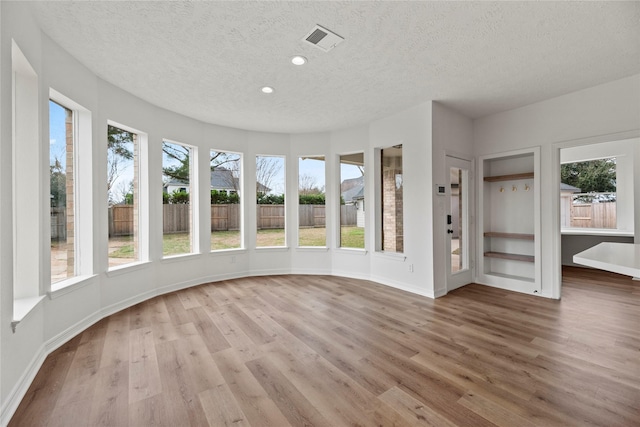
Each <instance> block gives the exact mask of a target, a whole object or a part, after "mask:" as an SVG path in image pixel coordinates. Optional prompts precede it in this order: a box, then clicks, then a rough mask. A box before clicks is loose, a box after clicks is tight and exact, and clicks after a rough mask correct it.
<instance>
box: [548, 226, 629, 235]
mask: <svg viewBox="0 0 640 427" xmlns="http://www.w3.org/2000/svg"><path fill="white" fill-rule="evenodd" d="M560 234H562V235H563V236H614V237H633V236H634V232H633V231H625V230H615V229H604V228H563V229H562V230H561V231H560Z"/></svg>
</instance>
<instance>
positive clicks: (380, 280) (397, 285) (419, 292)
mask: <svg viewBox="0 0 640 427" xmlns="http://www.w3.org/2000/svg"><path fill="white" fill-rule="evenodd" d="M369 280H372V281H374V282H378V283H380V284H382V285H386V286H389V287H392V288H396V289H400V290H402V291H406V292H411V293H412V294H417V295H421V296H423V297H427V298H431V299H435V295H434V294H433V292H429V291H425V290H424V289H417V288H415V287H413V286H411V285H407V284H406V283H402V282H397V281H395V280H390V279H388V278H386V277H380V276H376V275H372V276H371V278H370V279H369Z"/></svg>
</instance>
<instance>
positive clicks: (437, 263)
mask: <svg viewBox="0 0 640 427" xmlns="http://www.w3.org/2000/svg"><path fill="white" fill-rule="evenodd" d="M432 132H433V147H432V156H433V157H432V161H431V165H432V167H433V169H432V174H431V176H432V179H431V181H430V182H424V184H423V185H424V187H422V188H423V190H422V191H424V189H430V190H433V189H434V186H435V184H440V183H449V182H450V179H451V177H450V172H449V171H448V170H447V168H446V156H447V155H450V156H453V157H458V158H462V159H465V160H473V154H472V153H473V123H472V121H471V120H470V119H468V118H467V117H465V116H463V115H461V114H459V113H457V112H455V111H453V110H451V109H449V108H446V107H445V106H444V105H442V104H440V103H437V102H434V103H433V122H432ZM473 167H474V166H473V163H472V168H473ZM473 176H474V173H473V170H472V171H470V177H471V179H472V182H471V188H475V185H474V184H473ZM431 194H432V196H431V199H432V204H431V206H430V207H431V209H430V211H431V212H433V218H432V224H433V237H432V249H431V252H432V255H431V256H432V258H427V259H433V268H434V271H433V283H434V293H435V295H436V296H440V295H444V294H445V293H446V284H447V269H446V265H447V262H446V257H448V256H450V254H448V253H447V251H446V250H445V246H446V239H447V234H446V231H445V230H447V228H448V227H447V225H446V217H445V216H446V211H447V207H446V203H448V202H449V198H448V197H442V196H438V195H436V194H435V192H434V191H431ZM474 200H475V197H474V194H473V192H472V194H471V197H470V199H469V206H470V215H471V218H470V221H469V222H470V224H469V226H470V229H469V248H474V247H475V243H474V242H475V228H474V217H475V214H474V208H473V206H474ZM426 238H428V237H426ZM471 251H473V249H471ZM474 261H475V260H474V257H473V256H471V259H470V263H471V264H473V263H474Z"/></svg>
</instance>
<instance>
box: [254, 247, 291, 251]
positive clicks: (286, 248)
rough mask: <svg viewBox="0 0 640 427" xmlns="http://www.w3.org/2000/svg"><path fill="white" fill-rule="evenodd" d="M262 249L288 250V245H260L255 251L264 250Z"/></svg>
mask: <svg viewBox="0 0 640 427" xmlns="http://www.w3.org/2000/svg"><path fill="white" fill-rule="evenodd" d="M264 251H270V252H288V251H289V247H288V246H260V247H259V248H256V252H264Z"/></svg>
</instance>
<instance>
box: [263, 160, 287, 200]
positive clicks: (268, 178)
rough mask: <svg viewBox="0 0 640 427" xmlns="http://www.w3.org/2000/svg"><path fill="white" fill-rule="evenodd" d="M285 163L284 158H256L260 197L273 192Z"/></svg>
mask: <svg viewBox="0 0 640 427" xmlns="http://www.w3.org/2000/svg"><path fill="white" fill-rule="evenodd" d="M283 163H284V160H283V159H282V157H270V156H258V157H256V193H257V194H258V195H261V194H263V195H264V194H268V193H269V192H271V191H272V190H273V187H274V186H275V184H276V182H275V180H276V177H277V176H278V174H279V173H280V171H281V170H282V166H283Z"/></svg>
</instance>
